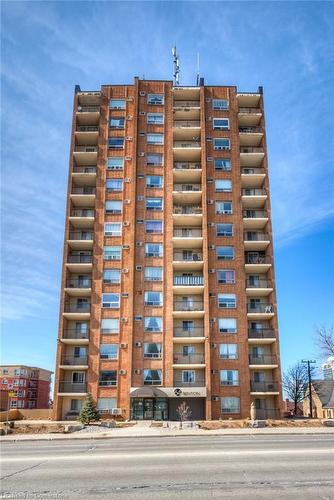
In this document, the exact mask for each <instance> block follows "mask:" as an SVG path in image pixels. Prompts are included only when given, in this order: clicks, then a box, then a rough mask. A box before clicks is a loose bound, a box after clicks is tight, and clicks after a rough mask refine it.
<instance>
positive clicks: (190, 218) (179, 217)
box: [173, 204, 203, 226]
mask: <svg viewBox="0 0 334 500" xmlns="http://www.w3.org/2000/svg"><path fill="white" fill-rule="evenodd" d="M202 216H203V212H202V207H201V205H197V204H196V205H174V206H173V218H174V222H175V223H176V225H178V226H180V225H184V226H186V225H197V226H198V225H200V224H201V221H202Z"/></svg>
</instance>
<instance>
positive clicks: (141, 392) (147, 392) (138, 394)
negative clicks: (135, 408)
mask: <svg viewBox="0 0 334 500" xmlns="http://www.w3.org/2000/svg"><path fill="white" fill-rule="evenodd" d="M166 397H168V396H167V394H166V393H165V392H164V391H162V390H161V389H158V388H157V387H152V386H146V387H139V389H135V390H134V391H132V392H131V393H130V398H166Z"/></svg>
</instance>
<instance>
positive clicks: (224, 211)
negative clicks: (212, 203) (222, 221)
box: [216, 201, 232, 215]
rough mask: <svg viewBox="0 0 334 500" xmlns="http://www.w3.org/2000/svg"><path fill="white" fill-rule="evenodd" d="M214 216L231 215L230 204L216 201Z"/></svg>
mask: <svg viewBox="0 0 334 500" xmlns="http://www.w3.org/2000/svg"><path fill="white" fill-rule="evenodd" d="M216 214H217V215H231V214H232V202H231V201H217V202H216Z"/></svg>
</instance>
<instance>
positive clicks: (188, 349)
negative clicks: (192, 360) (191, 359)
mask: <svg viewBox="0 0 334 500" xmlns="http://www.w3.org/2000/svg"><path fill="white" fill-rule="evenodd" d="M193 354H195V347H194V346H193V345H184V346H183V347H182V356H192V355H193Z"/></svg>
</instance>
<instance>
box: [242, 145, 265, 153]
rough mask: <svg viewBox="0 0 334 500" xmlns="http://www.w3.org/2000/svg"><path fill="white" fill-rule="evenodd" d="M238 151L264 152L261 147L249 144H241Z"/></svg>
mask: <svg viewBox="0 0 334 500" xmlns="http://www.w3.org/2000/svg"><path fill="white" fill-rule="evenodd" d="M240 153H264V150H263V148H253V147H250V146H242V147H241V148H240Z"/></svg>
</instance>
